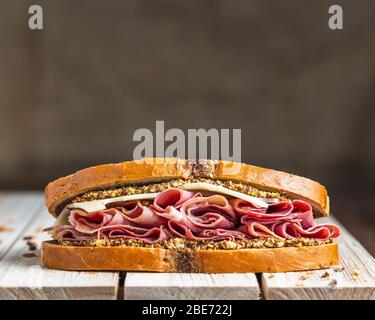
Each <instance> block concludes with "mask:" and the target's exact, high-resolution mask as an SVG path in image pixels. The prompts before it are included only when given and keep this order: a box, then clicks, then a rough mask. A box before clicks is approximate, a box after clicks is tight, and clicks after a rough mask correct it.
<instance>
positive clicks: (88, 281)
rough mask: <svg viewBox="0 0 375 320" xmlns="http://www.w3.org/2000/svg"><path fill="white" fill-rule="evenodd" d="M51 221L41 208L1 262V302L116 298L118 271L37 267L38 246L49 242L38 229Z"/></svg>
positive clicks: (38, 263) (51, 218) (38, 264)
mask: <svg viewBox="0 0 375 320" xmlns="http://www.w3.org/2000/svg"><path fill="white" fill-rule="evenodd" d="M40 197H41V196H40ZM24 213H25V214H26V211H25V212H24ZM53 222H54V218H53V217H52V216H50V215H49V214H48V213H47V210H46V209H45V208H44V206H43V207H42V210H39V212H37V214H36V216H35V217H34V219H33V221H32V223H30V225H29V226H28V227H27V229H26V230H25V231H24V232H23V234H22V237H21V238H19V239H18V241H17V242H16V243H15V244H14V245H13V246H12V247H11V249H10V250H9V252H8V253H7V254H6V255H5V256H4V257H3V259H2V260H1V261H0V299H116V297H117V288H118V282H119V273H117V272H91V273H90V272H72V271H59V270H48V269H46V268H43V267H42V266H41V265H40V250H39V248H40V243H41V241H42V240H47V239H49V235H48V234H44V233H41V229H42V228H43V227H47V226H50V225H52V224H53ZM25 236H26V237H34V239H33V240H35V243H36V246H37V249H36V250H33V251H30V250H29V246H28V245H27V240H25V239H24V238H23V237H25Z"/></svg>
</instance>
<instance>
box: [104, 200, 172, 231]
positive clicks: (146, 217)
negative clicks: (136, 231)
mask: <svg viewBox="0 0 375 320" xmlns="http://www.w3.org/2000/svg"><path fill="white" fill-rule="evenodd" d="M107 208H115V209H117V210H118V211H120V212H121V213H122V214H123V217H124V218H125V219H126V220H128V221H130V222H132V223H134V224H135V225H138V226H140V227H148V228H151V227H158V226H160V225H162V224H165V222H166V219H165V218H163V217H161V216H160V215H158V214H157V213H156V212H155V210H153V209H152V208H150V207H148V206H145V205H142V204H141V203H140V202H139V201H138V202H133V201H130V202H115V203H110V204H108V205H107Z"/></svg>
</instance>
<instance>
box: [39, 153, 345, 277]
mask: <svg viewBox="0 0 375 320" xmlns="http://www.w3.org/2000/svg"><path fill="white" fill-rule="evenodd" d="M234 164H235V165H236V170H231V168H233V165H234ZM45 200H46V205H47V208H48V211H49V212H50V213H51V214H52V215H53V216H55V217H56V222H55V224H54V225H53V226H51V227H49V228H46V229H45V230H46V231H48V232H49V233H50V234H51V235H52V239H53V240H51V241H45V242H43V243H42V254H41V259H42V264H43V265H44V266H45V267H47V268H51V269H60V270H116V271H153V272H201V273H231V272H235V273H242V272H287V271H299V270H312V269H320V268H328V267H331V266H334V265H337V264H338V260H339V259H338V245H337V239H338V237H339V236H340V229H339V228H338V227H337V226H335V225H334V224H329V223H324V224H318V223H317V222H316V221H315V219H316V218H320V217H327V216H328V214H329V198H328V195H327V190H326V189H325V187H324V186H322V185H321V184H319V183H318V182H315V181H312V180H310V179H307V178H303V177H300V176H296V175H292V174H289V173H285V172H281V171H276V170H272V169H265V168H261V167H256V166H252V165H247V164H242V163H233V162H229V161H216V160H215V161H214V160H194V161H192V160H183V159H178V158H154V159H142V160H138V161H129V162H122V163H117V164H105V165H99V166H94V167H90V168H87V169H83V170H80V171H78V172H76V173H74V174H71V175H68V176H66V177H62V178H59V179H57V180H55V181H53V182H51V183H49V184H48V185H47V186H46V188H45Z"/></svg>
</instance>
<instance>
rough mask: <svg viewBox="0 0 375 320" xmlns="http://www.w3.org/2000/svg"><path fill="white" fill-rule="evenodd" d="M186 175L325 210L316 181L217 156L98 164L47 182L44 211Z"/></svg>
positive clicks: (317, 213)
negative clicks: (85, 195) (245, 186)
mask: <svg viewBox="0 0 375 320" xmlns="http://www.w3.org/2000/svg"><path fill="white" fill-rule="evenodd" d="M188 178H208V179H216V180H232V181H234V182H238V183H244V184H248V185H251V186H253V187H255V188H257V189H259V190H263V191H271V192H278V193H283V194H284V195H285V196H286V197H289V198H291V199H301V200H305V201H306V202H308V203H310V204H311V205H312V207H313V209H314V216H315V218H319V217H326V216H328V214H329V198H328V195H327V190H326V188H325V187H324V186H322V185H321V184H319V183H318V182H316V181H313V180H310V179H307V178H304V177H300V176H296V175H293V174H289V173H285V172H281V171H276V170H273V169H266V168H261V167H256V166H252V165H248V164H243V163H234V162H230V161H219V160H184V159H178V158H147V159H142V160H136V161H128V162H121V163H115V164H104V165H98V166H94V167H90V168H86V169H83V170H80V171H77V172H76V173H73V174H71V175H68V176H66V177H61V178H59V179H57V180H55V181H53V182H51V183H49V184H48V185H47V186H46V188H45V200H46V205H47V208H48V211H49V212H50V213H52V214H53V215H54V216H56V217H57V216H58V215H59V213H60V212H61V210H62V209H63V207H64V206H65V205H66V204H68V203H69V202H70V201H71V200H72V199H74V198H75V197H77V196H78V195H80V194H83V193H85V192H88V191H92V190H98V189H106V188H111V187H115V186H121V185H128V184H137V183H141V184H146V183H152V182H158V181H166V180H172V179H188Z"/></svg>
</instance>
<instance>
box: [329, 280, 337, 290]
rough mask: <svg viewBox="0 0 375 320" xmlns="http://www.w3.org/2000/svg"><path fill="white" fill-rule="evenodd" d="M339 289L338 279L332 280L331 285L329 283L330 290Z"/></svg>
mask: <svg viewBox="0 0 375 320" xmlns="http://www.w3.org/2000/svg"><path fill="white" fill-rule="evenodd" d="M336 287H337V280H336V279H332V280H331V281H330V282H329V283H328V288H330V289H336Z"/></svg>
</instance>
